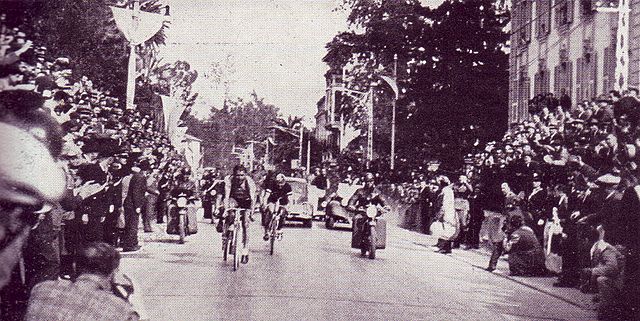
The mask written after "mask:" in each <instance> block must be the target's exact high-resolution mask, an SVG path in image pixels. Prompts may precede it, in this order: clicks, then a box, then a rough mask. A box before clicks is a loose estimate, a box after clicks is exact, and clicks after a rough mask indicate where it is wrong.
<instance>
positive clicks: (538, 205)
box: [526, 173, 549, 242]
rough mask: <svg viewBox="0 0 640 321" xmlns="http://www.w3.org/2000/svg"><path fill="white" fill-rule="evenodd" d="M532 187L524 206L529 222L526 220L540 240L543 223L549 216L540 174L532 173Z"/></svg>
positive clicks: (542, 233) (545, 193)
mask: <svg viewBox="0 0 640 321" xmlns="http://www.w3.org/2000/svg"><path fill="white" fill-rule="evenodd" d="M532 177H533V183H532V185H533V189H532V191H531V193H529V195H528V196H527V199H526V208H527V212H528V213H529V215H528V216H529V217H530V219H531V222H528V223H529V224H530V226H531V228H532V229H533V231H534V233H535V235H536V237H537V238H538V240H539V241H540V242H542V241H543V236H544V225H545V223H546V222H547V219H548V218H549V217H548V216H549V214H548V213H546V212H545V208H546V204H547V191H546V190H545V189H544V188H543V187H542V175H540V174H539V173H534V174H533V175H532Z"/></svg>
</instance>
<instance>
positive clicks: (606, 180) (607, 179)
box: [597, 174, 622, 185]
mask: <svg viewBox="0 0 640 321" xmlns="http://www.w3.org/2000/svg"><path fill="white" fill-rule="evenodd" d="M621 180H622V179H621V178H620V176H615V175H613V174H605V175H602V176H600V177H598V180H597V182H598V183H599V184H604V185H618V184H620V181H621Z"/></svg>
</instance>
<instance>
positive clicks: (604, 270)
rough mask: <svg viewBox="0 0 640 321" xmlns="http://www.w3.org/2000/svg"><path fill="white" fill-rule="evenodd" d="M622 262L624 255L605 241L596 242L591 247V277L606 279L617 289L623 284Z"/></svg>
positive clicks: (623, 265)
mask: <svg viewBox="0 0 640 321" xmlns="http://www.w3.org/2000/svg"><path fill="white" fill-rule="evenodd" d="M624 261H625V259H624V255H622V253H620V251H618V249H616V248H615V247H614V246H613V245H611V244H609V243H607V242H605V241H598V242H596V243H595V244H593V246H592V247H591V275H593V276H604V277H607V278H609V279H611V280H613V281H614V284H616V286H617V287H618V288H622V284H623V278H624V269H625V264H624V263H625V262H624Z"/></svg>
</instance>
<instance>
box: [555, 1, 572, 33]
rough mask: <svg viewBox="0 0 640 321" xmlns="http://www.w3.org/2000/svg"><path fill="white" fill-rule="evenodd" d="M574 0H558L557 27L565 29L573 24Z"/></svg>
mask: <svg viewBox="0 0 640 321" xmlns="http://www.w3.org/2000/svg"><path fill="white" fill-rule="evenodd" d="M573 3H574V0H556V25H557V26H558V27H564V26H567V25H569V24H571V23H572V22H573V7H574V5H573Z"/></svg>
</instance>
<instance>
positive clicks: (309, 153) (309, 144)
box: [307, 138, 311, 176]
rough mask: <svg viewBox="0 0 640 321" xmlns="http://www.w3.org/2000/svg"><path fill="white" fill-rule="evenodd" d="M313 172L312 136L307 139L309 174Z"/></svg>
mask: <svg viewBox="0 0 640 321" xmlns="http://www.w3.org/2000/svg"><path fill="white" fill-rule="evenodd" d="M309 173H311V138H309V139H307V176H309Z"/></svg>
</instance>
